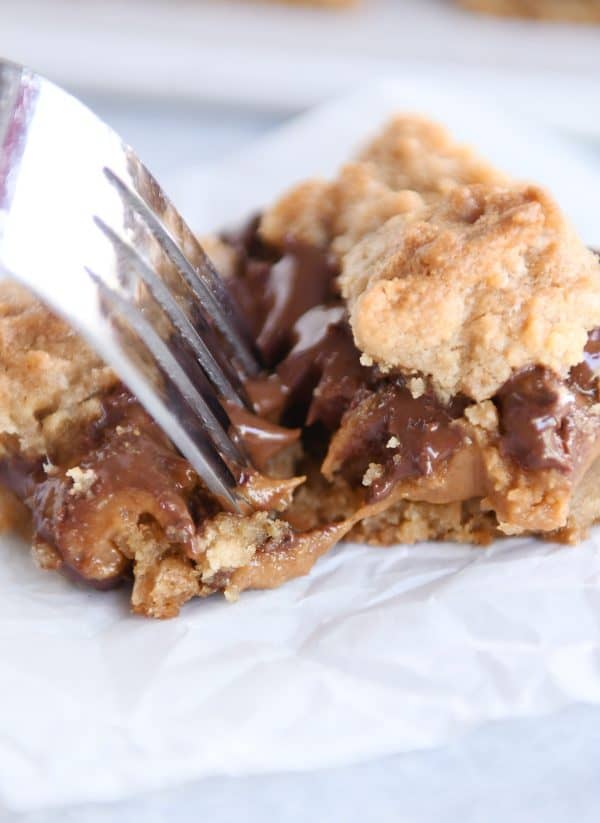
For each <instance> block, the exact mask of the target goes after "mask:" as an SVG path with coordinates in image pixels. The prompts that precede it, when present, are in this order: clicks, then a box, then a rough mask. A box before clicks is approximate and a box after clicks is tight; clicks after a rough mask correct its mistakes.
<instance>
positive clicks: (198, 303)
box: [0, 61, 259, 511]
mask: <svg viewBox="0 0 600 823" xmlns="http://www.w3.org/2000/svg"><path fill="white" fill-rule="evenodd" d="M0 274H2V275H5V276H6V275H8V276H10V277H13V278H16V279H17V280H19V281H21V282H22V283H23V284H24V285H26V286H27V287H28V288H30V289H31V290H32V291H33V292H34V293H36V294H37V295H38V296H39V297H40V298H41V299H42V300H43V301H44V302H45V303H46V304H47V305H48V306H49V307H50V308H51V309H52V310H54V311H55V312H56V313H57V314H60V315H62V316H63V317H64V319H65V320H67V321H68V323H69V324H71V325H72V326H73V327H74V328H75V329H76V330H77V331H79V332H80V333H81V334H82V335H83V337H84V338H85V339H86V340H87V341H88V343H89V344H90V345H91V346H92V347H93V348H94V349H95V350H96V351H97V352H98V354H99V355H100V356H101V357H102V358H103V359H104V360H105V361H106V362H107V363H108V364H109V365H110V366H111V367H112V368H113V369H114V370H115V372H116V373H117V374H118V375H119V377H120V378H121V379H122V380H123V381H124V383H125V384H126V385H127V386H128V387H129V388H130V390H131V391H132V392H133V393H134V394H135V395H136V396H137V398H138V399H139V401H140V402H141V403H142V404H143V405H144V407H145V408H146V410H147V411H148V412H149V414H150V415H151V416H152V417H153V418H154V419H155V420H156V422H157V423H158V424H159V425H160V426H161V428H162V429H163V431H164V432H165V433H166V434H167V435H168V437H169V438H170V439H171V440H172V441H173V443H174V444H175V445H176V446H177V448H178V449H179V450H180V451H181V453H182V454H183V455H184V456H185V457H186V458H187V459H188V460H189V462H190V463H191V465H192V466H193V467H194V469H195V470H196V472H197V473H198V474H199V476H200V477H201V478H202V480H203V481H204V483H205V484H206V486H207V487H208V488H209V489H210V491H211V492H212V493H214V494H215V495H217V497H218V498H219V499H220V500H221V501H222V503H223V505H224V506H226V507H227V508H229V509H231V510H234V511H240V510H244V509H245V508H247V505H246V501H245V500H244V497H243V493H241V492H240V489H239V484H238V479H239V476H240V472H243V471H245V470H247V469H251V468H252V467H251V465H250V463H249V460H248V457H247V456H246V454H245V453H244V451H243V448H242V447H241V446H240V444H239V441H238V442H236V438H235V437H232V432H233V431H234V429H233V427H232V424H231V421H230V419H229V417H228V415H227V413H226V411H225V409H224V405H223V402H222V401H226V403H233V404H237V405H249V404H248V400H247V397H246V395H245V392H244V387H243V384H244V380H245V379H246V378H248V377H252V376H255V375H256V374H257V373H258V372H259V364H258V360H257V357H256V353H255V349H254V347H253V344H252V342H251V340H250V338H249V336H248V334H247V332H246V330H245V327H244V324H243V322H242V320H241V319H240V317H239V316H238V314H237V313H236V311H235V308H234V306H233V305H232V303H231V301H230V299H229V297H228V294H227V292H226V290H225V288H224V286H223V283H222V281H221V280H220V278H219V275H218V274H217V273H216V271H215V269H214V267H213V265H212V264H211V262H210V260H209V259H208V257H207V256H206V254H205V253H204V251H203V249H202V248H201V246H200V245H199V243H198V241H197V240H196V238H195V237H194V235H193V233H192V232H191V231H190V229H189V228H188V227H187V226H186V224H185V223H184V221H183V220H182V218H181V217H180V216H179V214H178V213H177V211H176V210H175V208H174V207H173V205H172V204H171V203H170V202H169V200H168V199H167V197H166V196H165V195H164V193H163V191H162V189H161V188H160V186H159V185H158V183H157V182H156V180H155V179H154V178H153V177H152V175H151V174H150V173H149V172H148V171H147V169H146V168H145V167H144V166H143V165H142V163H141V162H140V160H139V159H138V158H137V156H136V155H135V154H134V152H133V151H132V150H131V149H130V148H129V147H128V146H127V145H125V144H124V143H123V142H122V140H121V139H120V138H119V137H118V136H117V135H116V134H115V133H114V132H113V131H111V130H110V129H109V128H108V127H107V126H106V125H105V124H104V123H102V122H101V121H100V120H99V119H98V118H97V117H96V116H95V115H94V114H93V113H92V112H91V111H89V110H88V109H87V108H86V107H85V106H84V105H82V104H81V103H80V102H79V101H77V100H76V99H75V98H74V97H72V96H71V95H69V94H67V93H66V92H65V91H63V90H62V89H60V88H58V87H57V86H56V85H54V84H53V83H51V82H49V81H48V80H46V79H44V78H42V77H40V76H39V75H37V74H35V73H33V72H32V71H30V70H28V69H27V68H24V67H22V66H18V65H15V64H13V63H8V62H5V61H0Z"/></svg>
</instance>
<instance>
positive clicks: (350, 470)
mask: <svg viewBox="0 0 600 823" xmlns="http://www.w3.org/2000/svg"><path fill="white" fill-rule="evenodd" d="M461 414H462V411H461V410H459V408H458V407H456V408H454V407H452V406H444V405H443V404H442V403H440V402H439V400H437V398H436V397H435V396H434V394H433V393H432V392H426V393H425V394H423V395H422V396H421V397H417V398H415V397H413V396H412V394H411V393H410V391H409V390H408V389H407V388H406V387H405V386H404V384H403V381H402V379H401V378H396V379H395V380H394V381H392V382H390V383H388V384H385V385H383V386H382V387H380V388H379V389H378V390H377V391H376V392H374V393H370V394H368V395H367V396H366V397H364V399H362V400H361V401H360V402H359V403H358V404H357V405H355V406H353V407H352V408H351V409H350V410H349V411H348V412H347V413H346V415H345V416H344V419H343V421H342V428H341V429H340V431H339V432H338V435H336V437H335V438H334V440H333V441H332V447H331V451H332V454H331V455H330V458H328V459H331V460H332V461H333V463H334V465H336V466H337V468H338V470H339V471H341V473H342V475H343V476H344V477H346V478H347V479H348V480H349V481H350V482H352V483H358V482H360V480H361V479H362V477H363V475H364V473H365V471H366V469H367V467H368V466H369V464H370V463H375V464H377V465H378V466H379V467H380V473H379V475H378V476H376V477H374V478H373V479H372V482H371V484H370V487H369V496H370V497H371V498H372V499H380V498H382V497H384V496H385V495H387V494H388V493H389V492H390V491H391V489H392V488H393V486H394V485H395V484H396V483H397V482H398V481H400V480H406V479H409V478H416V477H425V476H428V475H430V474H432V473H433V472H434V471H435V470H436V469H437V468H438V467H439V465H440V464H441V463H442V462H444V461H446V460H447V459H448V458H449V457H451V456H452V455H453V454H454V452H455V451H456V450H457V449H458V448H459V447H460V446H461V444H462V442H463V434H462V432H461V430H460V429H458V428H456V427H455V426H453V425H452V421H453V420H454V419H455V418H457V417H460V416H461Z"/></svg>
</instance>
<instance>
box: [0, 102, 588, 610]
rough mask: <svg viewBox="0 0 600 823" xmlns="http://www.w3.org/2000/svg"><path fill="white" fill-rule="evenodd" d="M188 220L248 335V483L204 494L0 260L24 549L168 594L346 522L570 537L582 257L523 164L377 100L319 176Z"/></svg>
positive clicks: (136, 600)
mask: <svg viewBox="0 0 600 823" xmlns="http://www.w3.org/2000/svg"><path fill="white" fill-rule="evenodd" d="M203 242H204V246H205V248H206V250H207V252H208V253H209V255H210V256H211V258H212V259H213V260H214V262H215V264H216V265H217V267H218V268H219V270H220V271H221V274H222V275H223V277H224V279H225V282H226V285H227V288H228V290H229V292H230V294H231V295H232V298H233V299H234V301H236V303H237V305H238V307H239V308H240V310H241V312H242V313H243V314H244V316H245V318H246V320H247V323H248V325H249V327H250V330H251V332H252V334H253V336H254V338H255V341H256V344H257V347H258V349H259V351H260V352H261V356H262V359H263V365H264V368H265V374H264V376H263V378H261V380H258V381H249V382H248V383H247V386H246V388H247V390H248V393H249V395H250V396H251V398H252V399H253V402H254V413H252V414H251V413H249V412H245V413H244V414H243V415H241V416H240V415H239V414H238V416H237V417H234V422H235V423H236V425H237V427H238V431H239V433H240V436H242V437H243V438H244V439H245V442H246V446H247V448H248V451H249V452H250V454H251V455H252V457H253V459H254V462H255V464H256V466H257V469H258V472H259V473H257V475H256V477H255V478H254V480H253V482H255V483H257V484H259V485H260V488H259V489H258V491H259V492H260V494H257V495H256V497H255V500H256V501H259V500H260V501H262V502H261V503H259V502H257V503H256V506H255V511H253V512H251V513H250V514H247V515H235V514H232V513H230V512H226V511H223V510H221V508H220V505H219V503H218V502H217V501H216V500H215V499H214V498H212V497H211V495H210V494H209V493H208V492H207V490H206V489H205V488H204V487H203V485H202V482H201V481H200V479H199V478H198V476H197V475H196V474H195V473H194V472H193V470H192V469H191V467H190V466H189V464H187V462H186V461H185V460H184V459H183V458H182V457H181V456H180V455H179V454H178V453H177V451H176V449H175V448H174V447H173V445H172V444H171V443H170V442H169V441H168V439H167V438H166V437H165V436H164V434H163V433H162V432H161V431H160V430H159V429H158V427H157V426H156V425H155V424H154V422H153V421H152V420H151V419H150V418H149V417H148V415H147V414H146V413H145V411H144V410H143V409H142V408H141V406H140V405H139V404H138V403H137V401H136V399H135V398H134V397H132V396H131V394H130V393H129V392H128V390H127V389H126V388H125V387H124V386H123V385H122V384H121V383H120V382H119V380H118V378H117V377H116V375H115V374H114V373H113V372H112V371H111V370H110V369H108V368H107V367H106V366H105V365H104V364H103V363H102V362H101V361H100V360H99V359H98V358H97V357H96V355H95V354H94V353H93V352H92V351H90V350H89V349H88V347H87V346H86V345H85V344H84V343H83V341H82V340H81V339H80V338H79V337H78V336H77V335H76V334H75V333H74V332H73V331H72V330H71V329H69V328H68V327H67V326H66V325H65V324H64V323H63V322H62V321H61V320H59V319H57V318H56V317H54V316H53V315H52V314H51V313H50V312H48V311H47V310H46V309H45V308H44V307H43V306H42V305H41V304H39V302H37V301H36V300H35V299H34V298H32V297H31V296H30V295H29V294H28V293H26V292H25V291H24V290H23V289H21V288H20V287H18V286H16V285H14V284H12V283H9V282H4V283H2V284H0V363H1V365H2V369H1V370H0V447H1V450H0V483H1V484H2V487H3V497H2V506H1V507H0V514H1V516H2V518H3V521H4V525H5V526H6V527H11V528H14V527H15V525H16V524H20V525H21V526H23V525H25V527H26V528H29V530H30V534H31V539H32V544H33V552H34V556H35V558H36V560H37V562H38V564H39V565H40V566H41V567H42V568H45V569H62V570H63V571H64V572H66V573H67V574H69V575H70V576H73V577H75V578H77V579H78V580H82V581H84V582H86V583H88V584H91V585H94V586H96V587H97V588H106V587H109V586H113V585H116V584H120V583H123V582H125V583H126V584H128V585H130V586H131V591H132V594H131V603H132V608H133V610H134V611H136V612H138V613H141V614H144V615H148V616H154V617H169V616H173V615H175V614H177V612H178V610H179V609H180V607H181V605H182V604H183V603H184V602H186V601H187V600H189V599H191V598H193V597H204V596H207V595H209V594H212V593H215V592H223V593H224V594H225V595H226V596H227V597H228V598H229V599H231V600H234V599H236V597H237V596H238V594H239V593H240V592H241V591H242V590H244V589H246V588H266V587H272V586H276V585H280V584H281V583H283V582H285V581H286V580H288V579H290V578H291V577H294V576H297V575H299V574H305V573H307V572H308V571H309V569H310V568H311V567H312V565H313V564H314V562H315V561H316V560H317V559H318V557H320V556H321V555H322V554H323V553H324V552H326V551H327V550H328V549H329V548H330V547H331V546H332V545H334V544H335V543H336V542H337V541H339V540H340V539H342V538H344V537H345V536H346V535H350V536H351V537H353V538H356V539H360V540H364V541H365V542H367V543H372V544H377V545H382V544H384V545H387V544H390V543H394V542H416V541H419V540H427V539H446V540H457V541H463V542H472V543H479V544H485V543H488V542H489V541H490V540H492V539H494V538H495V537H499V536H502V535H505V534H535V535H540V536H544V537H551V538H554V539H560V540H564V541H569V542H573V541H575V540H577V539H579V538H580V537H581V536H582V535H583V534H584V533H585V530H586V529H587V528H588V527H589V526H590V525H591V524H592V523H593V522H595V521H596V520H597V519H598V518H599V517H600V494H598V489H599V488H600V486H599V485H598V482H597V481H598V480H600V462H599V460H598V457H599V452H600V403H599V398H598V376H599V374H600V371H599V369H600V264H599V262H598V260H597V258H596V257H595V255H594V254H593V253H592V252H590V251H588V250H587V249H586V248H585V247H584V246H583V245H582V243H581V242H580V240H579V239H578V238H577V236H576V234H575V232H574V230H573V229H572V227H571V226H570V225H569V224H568V222H567V221H566V219H565V218H564V216H563V215H562V214H561V212H560V210H559V209H558V207H557V206H556V204H555V203H554V202H553V200H552V198H551V197H550V196H549V195H548V194H547V193H545V192H544V191H543V190H541V189H539V188H537V187H535V186H532V185H527V184H521V183H517V182H514V181H512V180H511V179H509V178H508V177H507V176H506V175H504V174H503V173H502V172H500V171H497V170H496V169H494V168H492V167H491V166H489V165H488V164H487V163H485V162H484V161H483V160H482V159H481V158H479V157H478V156H477V155H476V154H475V153H473V152H472V151H471V150H469V149H467V148H465V147H463V146H461V145H459V144H457V143H456V142H455V141H454V140H453V139H452V138H451V137H450V135H449V134H448V133H447V132H446V131H445V129H443V128H442V127H440V126H437V125H435V124H432V123H430V122H428V121H427V120H424V119H421V118H418V117H414V116H399V117H396V118H394V119H393V120H392V121H391V122H390V123H389V124H388V125H387V126H386V127H385V128H384V129H383V131H382V132H381V133H380V134H379V135H378V136H376V137H375V138H374V139H373V140H372V141H371V143H370V144H368V145H367V146H365V148H364V149H363V150H362V151H361V153H360V154H359V155H358V156H357V157H356V158H355V160H353V161H352V162H350V163H349V164H347V165H346V166H344V167H343V168H342V169H341V171H340V172H339V174H338V176H337V177H336V178H335V179H334V180H332V181H324V180H311V181H307V182H305V183H303V184H301V185H299V186H297V187H295V188H294V189H293V190H291V191H289V192H288V193H286V194H284V195H283V196H282V197H281V198H280V199H279V200H278V201H277V202H276V203H275V204H274V205H273V206H272V207H271V208H269V209H267V210H266V211H265V212H264V213H263V214H261V215H257V216H256V217H255V218H253V219H251V220H249V221H248V223H247V224H246V225H244V226H243V227H241V228H239V229H236V230H229V231H225V232H223V234H222V235H221V236H219V237H210V238H206V239H205V240H204V241H203ZM244 415H246V416H244ZM257 432H258V434H257Z"/></svg>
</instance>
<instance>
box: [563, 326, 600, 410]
mask: <svg viewBox="0 0 600 823" xmlns="http://www.w3.org/2000/svg"><path fill="white" fill-rule="evenodd" d="M599 378H600V328H598V329H593V330H592V331H591V332H590V333H589V335H588V341H587V343H586V346H585V349H584V352H583V361H582V362H581V363H579V364H578V365H577V366H573V368H572V369H571V372H570V374H569V382H570V383H571V385H572V386H573V387H574V388H576V389H577V390H578V391H579V392H581V393H582V394H585V395H587V396H588V397H595V396H596V395H597V392H598V379H599Z"/></svg>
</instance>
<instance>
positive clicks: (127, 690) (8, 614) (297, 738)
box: [0, 82, 600, 809]
mask: <svg viewBox="0 0 600 823" xmlns="http://www.w3.org/2000/svg"><path fill="white" fill-rule="evenodd" d="M396 108H410V109H413V110H415V109H420V110H422V111H426V112H429V113H431V114H437V115H438V117H439V118H440V119H442V120H446V121H449V122H450V123H451V124H452V125H454V126H455V128H457V129H458V131H459V132H462V133H463V134H464V136H467V135H468V133H469V132H471V138H472V140H473V142H475V143H477V144H479V145H480V146H481V147H482V149H483V150H484V151H486V150H487V152H488V153H489V154H491V156H492V157H493V158H494V159H495V160H496V161H497V162H500V163H502V164H503V165H504V166H505V167H507V168H509V169H510V170H511V171H514V172H515V173H517V174H520V175H521V176H528V177H534V178H536V179H541V180H543V181H544V182H547V183H548V184H550V185H551V186H552V188H553V189H554V191H555V192H556V193H557V195H558V196H559V197H560V198H561V200H562V201H563V203H564V204H565V207H566V208H567V211H569V213H570V214H571V215H572V217H573V219H575V221H576V222H577V223H578V225H579V227H580V229H581V230H582V231H583V232H584V234H585V233H587V234H588V235H590V234H591V232H592V229H593V221H594V222H596V223H597V222H598V219H597V215H598V214H600V208H598V207H599V206H600V202H599V198H600V185H599V183H600V172H599V170H598V167H597V166H593V165H592V164H591V163H587V162H586V161H585V159H580V158H579V157H578V156H577V155H576V154H575V153H574V152H572V151H570V150H569V148H568V146H565V145H563V144H562V143H560V142H557V141H555V140H553V139H552V138H551V136H550V135H547V134H546V133H545V132H544V131H538V130H537V129H536V128H533V127H530V126H527V125H525V124H523V123H520V124H519V123H515V122H514V120H511V119H510V118H509V116H508V115H506V114H501V115H500V114H499V113H498V112H494V111H491V112H490V110H489V109H487V108H486V107H485V105H484V104H482V103H481V101H477V100H473V99H465V98H462V97H461V98H459V96H458V95H457V94H456V92H455V90H453V89H447V90H442V91H439V90H438V91H437V92H434V91H432V90H431V89H428V88H423V87H420V88H419V86H418V84H416V83H415V82H411V83H410V84H404V83H399V82H394V83H387V84H383V85H381V86H378V87H376V88H372V89H369V90H367V91H365V92H362V93H360V94H358V95H357V96H355V97H353V98H349V99H347V100H344V101H340V102H337V103H335V104H332V105H331V106H330V107H326V108H325V109H323V110H321V111H319V112H317V113H315V114H311V115H309V116H307V117H305V118H304V119H302V120H301V121H300V122H298V123H296V124H294V125H292V126H291V127H288V128H286V129H284V130H283V131H282V132H281V133H279V134H277V135H275V136H273V137H271V138H268V140H267V141H264V142H263V143H262V144H261V145H259V146H258V147H256V148H254V149H252V150H249V151H248V152H246V153H245V154H244V155H243V156H241V157H240V158H237V159H232V160H231V161H230V162H229V163H228V164H226V165H225V166H223V167H221V168H219V169H215V170H212V171H198V172H195V171H194V170H191V171H190V172H187V173H186V174H185V175H182V177H181V180H179V181H172V191H173V193H174V194H175V199H176V202H178V203H181V204H182V205H183V207H184V209H187V213H188V217H189V218H190V220H191V221H192V222H194V224H195V225H197V226H198V227H199V228H200V229H203V228H208V227H209V226H210V225H211V224H220V223H222V222H223V220H224V219H225V218H226V216H227V215H231V216H233V217H235V216H237V213H239V214H242V213H245V212H246V211H247V210H248V209H249V208H250V207H251V206H252V205H253V204H256V202H258V203H260V202H262V201H266V200H268V199H270V198H271V197H272V196H273V195H274V194H275V193H276V192H277V191H278V190H280V189H281V188H282V187H283V186H285V185H286V184H287V183H288V182H290V180H291V179H293V178H294V177H296V176H297V177H301V176H304V175H306V174H307V173H310V171H311V170H316V171H329V170H331V167H332V164H337V162H338V161H339V159H340V158H341V157H343V156H344V154H346V153H347V152H348V151H349V150H350V147H351V145H352V144H354V143H356V141H357V138H360V136H361V135H364V134H365V133H367V132H368V131H370V130H372V129H373V128H376V126H377V124H378V121H379V120H381V118H382V117H383V116H384V115H385V114H386V113H387V112H389V111H392V110H394V109H396ZM453 121H454V122H453ZM296 161H297V162H296ZM590 209H592V210H594V211H595V215H594V218H593V221H592V219H591V218H590V217H589V210H590ZM587 239H588V240H592V239H593V238H592V237H591V236H588V238H587ZM597 240H598V238H597ZM0 549H1V551H2V564H0V689H1V696H2V699H1V700H0V808H1V807H2V805H3V806H4V807H5V808H11V809H13V808H14V809H29V808H35V807H40V806H47V805H50V804H62V803H70V802H77V801H86V800H109V799H114V798H117V797H122V796H125V795H128V794H133V793H136V792H139V791H142V790H146V789H155V788H159V787H163V786H169V785H175V784H177V783H182V782H184V781H188V780H192V779H195V778H199V777H202V776H205V775H209V774H231V773H234V774H241V773H245V774H250V773H256V772H262V771H273V770H280V769H304V768H314V767H321V766H329V765H333V764H342V763H347V762H351V761H358V760H361V759H365V758H369V757H371V756H375V755H381V754H385V753H391V752H399V751H406V750H409V749H412V748H420V747H428V746H433V745H436V744H439V743H442V742H444V741H447V740H449V739H450V738H452V737H454V736H456V735H459V734H461V733H464V732H465V731H467V730H468V729H469V728H472V727H473V726H475V725H477V724H479V723H482V722H484V721H487V720H490V719H498V718H503V717H514V716H527V715H535V714H540V713H545V712H551V711H553V710H555V709H557V708H559V707H561V706H564V705H566V704H568V703H572V702H575V701H588V702H593V703H600V545H599V544H598V540H597V539H596V537H595V536H594V535H592V537H591V538H590V539H589V540H588V541H587V542H586V543H585V544H583V545H581V546H579V547H577V548H565V547H559V546H554V545H551V544H547V543H541V542H537V541H533V540H528V539H526V540H517V539H514V540H510V541H503V542H501V543H497V544H496V545H494V546H493V547H492V548H490V549H487V550H482V549H472V548H470V547H462V546H456V545H448V544H441V543H440V544H423V545H419V546H409V547H406V546H397V547H392V548H389V549H375V548H367V547H365V546H359V545H344V546H341V547H338V548H337V549H335V550H334V551H332V552H331V553H330V554H329V555H328V556H327V557H325V558H324V559H322V560H321V561H319V563H318V564H317V565H316V567H315V568H314V570H313V571H312V572H311V574H310V575H309V576H307V577H305V578H302V579H300V580H296V581H293V582H291V583H290V584H288V585H286V586H284V587H283V588H281V589H279V590H276V591H273V592H249V593H245V594H244V595H243V596H242V598H241V600H240V602H239V603H238V604H236V605H234V606H232V605H229V604H227V603H226V602H225V601H224V600H221V599H218V598H213V599H211V600H208V601H201V602H197V603H192V604H190V605H188V606H186V607H185V608H184V610H183V612H182V615H181V616H180V617H179V618H178V619H176V620H172V621H167V622H155V621H151V620H145V619H142V618H136V617H133V616H131V615H130V614H129V613H128V602H127V594H126V592H124V591H117V592H109V593H98V592H95V591H89V590H87V589H84V588H81V587H78V586H76V585H74V584H73V583H71V582H68V581H66V580H64V579H62V578H61V577H60V576H59V575H56V574H48V573H42V572H40V571H38V570H37V569H36V568H35V567H34V566H33V564H32V562H31V560H30V557H29V555H28V552H27V550H26V547H25V546H24V545H23V544H22V543H21V542H20V541H19V540H17V539H12V538H11V539H8V538H3V539H2V543H1V547H0Z"/></svg>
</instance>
